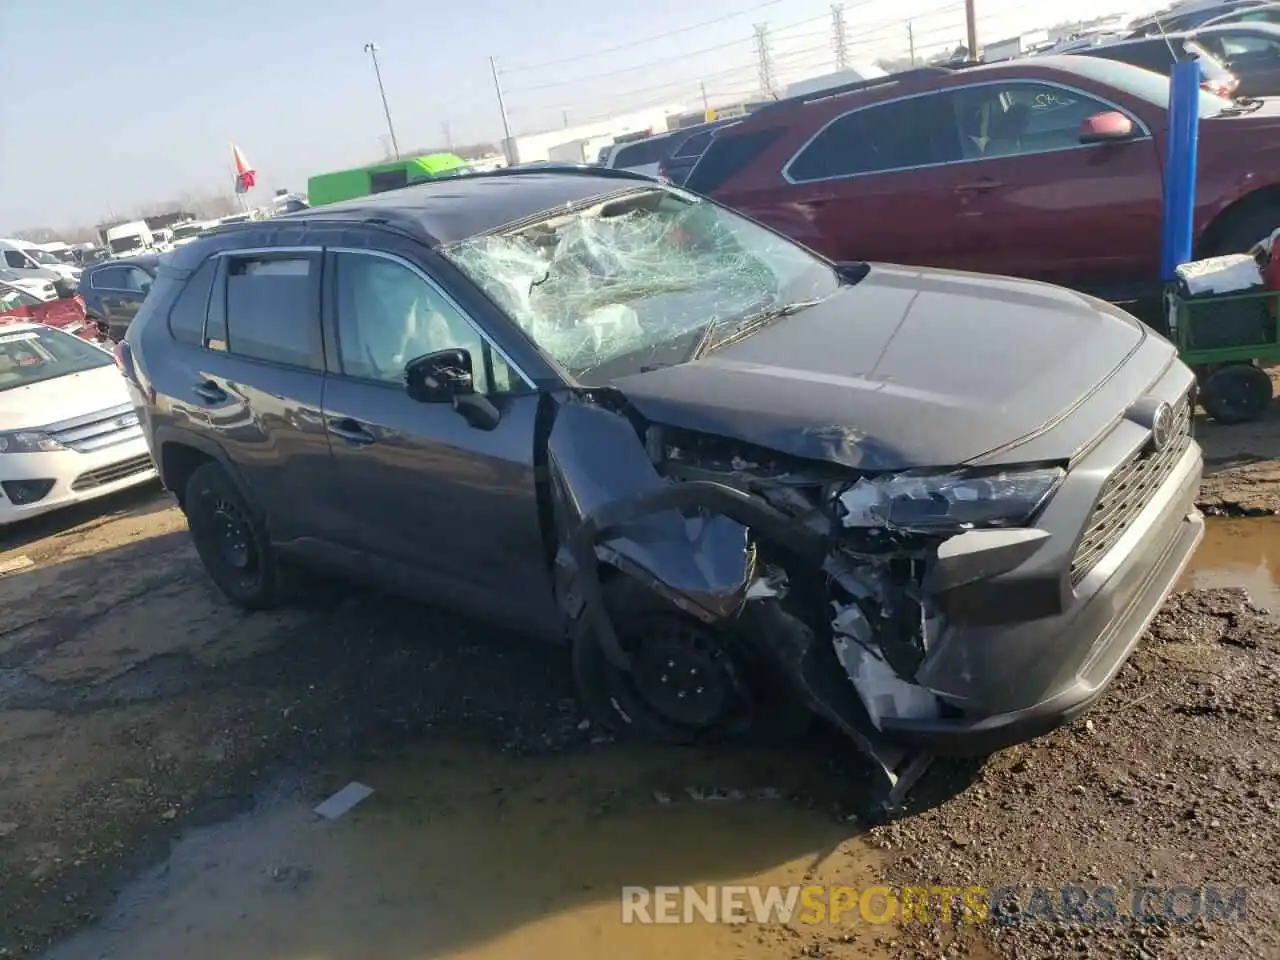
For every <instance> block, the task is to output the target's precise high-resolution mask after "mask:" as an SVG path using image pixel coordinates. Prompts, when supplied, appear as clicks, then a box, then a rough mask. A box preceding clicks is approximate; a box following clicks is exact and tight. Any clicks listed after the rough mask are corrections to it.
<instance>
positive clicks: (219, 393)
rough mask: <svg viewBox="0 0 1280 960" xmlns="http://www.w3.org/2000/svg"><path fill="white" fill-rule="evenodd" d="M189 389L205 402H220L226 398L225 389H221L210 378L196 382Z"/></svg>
mask: <svg viewBox="0 0 1280 960" xmlns="http://www.w3.org/2000/svg"><path fill="white" fill-rule="evenodd" d="M191 389H192V392H193V393H195V395H196V396H197V397H199V398H200V399H201V400H203V401H204V402H205V403H222V402H224V401H225V400H226V399H227V391H225V390H223V389H222V388H221V387H220V386H218V385H217V384H216V383H214V382H213V381H212V380H206V381H204V382H203V383H197V384H196V385H195V386H194V387H192V388H191Z"/></svg>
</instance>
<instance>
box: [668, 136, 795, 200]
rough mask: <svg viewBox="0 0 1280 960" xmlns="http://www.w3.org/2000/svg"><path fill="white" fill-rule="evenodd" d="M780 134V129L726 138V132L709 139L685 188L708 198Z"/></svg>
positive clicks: (743, 168) (762, 151)
mask: <svg viewBox="0 0 1280 960" xmlns="http://www.w3.org/2000/svg"><path fill="white" fill-rule="evenodd" d="M782 133H783V131H782V129H781V128H780V127H771V128H769V129H766V130H751V131H748V132H745V133H740V134H737V135H736V136H729V135H728V133H727V131H726V133H725V134H723V135H721V136H719V137H715V138H714V139H712V141H711V146H709V147H707V152H706V153H704V154H703V155H702V156H701V158H699V160H698V164H697V166H695V167H694V168H693V170H692V171H690V173H689V179H688V180H686V181H685V182H684V185H685V186H686V187H687V188H688V189H690V190H693V191H696V192H697V193H706V194H709V193H711V192H712V191H714V190H717V189H719V188H720V187H721V186H723V185H724V184H725V183H726V182H728V181H729V180H731V179H733V178H734V177H735V176H737V175H738V174H739V173H741V172H742V171H743V170H745V169H746V168H747V167H749V166H750V165H751V163H752V161H754V160H755V159H756V157H758V156H760V154H762V153H764V151H765V150H767V149H769V146H770V145H771V144H772V143H773V142H774V141H775V140H777V139H778V137H780V136H782Z"/></svg>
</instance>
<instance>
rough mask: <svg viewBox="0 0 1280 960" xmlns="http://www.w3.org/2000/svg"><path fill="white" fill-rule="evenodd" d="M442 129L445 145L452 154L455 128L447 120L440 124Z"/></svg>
mask: <svg viewBox="0 0 1280 960" xmlns="http://www.w3.org/2000/svg"><path fill="white" fill-rule="evenodd" d="M440 129H441V130H442V131H443V132H444V145H445V147H446V148H447V149H448V150H449V152H450V153H452V152H453V127H452V126H450V125H449V121H448V120H446V121H444V122H443V123H441V124H440Z"/></svg>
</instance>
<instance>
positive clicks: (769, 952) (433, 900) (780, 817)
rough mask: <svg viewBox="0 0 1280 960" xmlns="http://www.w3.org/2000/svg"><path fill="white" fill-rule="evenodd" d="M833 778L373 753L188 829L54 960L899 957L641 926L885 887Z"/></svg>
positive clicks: (795, 761) (472, 752) (645, 756)
mask: <svg viewBox="0 0 1280 960" xmlns="http://www.w3.org/2000/svg"><path fill="white" fill-rule="evenodd" d="M817 766H818V765H817V764H815V762H814V758H813V757H808V756H798V755H795V754H791V755H789V756H784V755H781V754H779V753H776V752H764V753H747V754H743V753H738V752H734V753H730V754H725V753H724V752H723V751H716V752H707V753H698V752H693V753H690V752H674V753H673V751H671V750H654V751H651V752H646V751H636V750H622V749H619V748H617V747H601V748H600V749H598V750H597V749H589V750H586V751H584V752H582V753H578V754H575V755H562V756H550V757H546V756H544V757H523V758H521V757H513V756H511V755H506V754H502V753H499V752H496V751H494V750H492V749H491V748H489V747H486V746H479V745H477V746H470V747H469V746H465V745H459V744H456V743H455V744H451V745H449V746H446V747H431V748H426V749H423V750H416V751H412V752H402V753H398V754H394V755H387V756H382V757H377V758H374V759H368V758H365V759H362V760H360V761H359V762H352V763H350V764H348V765H345V766H341V767H334V768H332V769H331V770H330V771H329V773H327V774H326V775H325V776H324V777H322V778H321V779H320V780H315V779H309V780H308V781H307V782H303V781H302V780H299V779H297V778H294V780H293V782H291V783H285V782H281V783H277V785H276V786H275V787H274V788H272V790H271V791H269V794H268V795H267V796H265V797H263V798H262V799H261V800H260V801H259V803H258V806H257V808H256V809H255V810H254V811H253V812H252V813H250V814H247V815H245V816H243V817H240V818H238V819H235V820H232V821H229V822H226V823H222V824H219V825H215V826H211V827H202V828H196V829H193V830H190V831H188V832H187V833H186V835H185V836H184V837H183V838H182V839H181V840H179V841H178V842H177V843H175V844H174V846H173V848H172V850H171V855H170V857H169V858H168V860H167V861H166V862H164V863H163V864H161V865H159V866H158V867H155V868H153V869H152V870H150V871H148V873H146V874H145V875H144V876H143V877H141V878H140V879H139V880H137V881H135V882H134V883H132V884H131V885H130V886H128V887H127V888H125V890H124V891H123V892H122V894H121V896H120V897H119V899H118V901H117V904H116V905H115V906H114V907H113V908H112V910H111V911H109V912H108V914H106V915H105V917H104V919H103V921H102V922H101V923H100V924H99V925H98V926H97V927H96V928H92V929H90V930H88V931H86V932H84V933H82V934H81V935H79V936H77V937H75V938H74V939H72V940H69V941H66V942H64V943H63V944H62V945H60V946H59V947H57V948H55V949H54V950H53V951H52V952H51V953H49V954H47V957H48V960H88V958H99V957H103V956H113V957H129V958H131V960H149V958H157V960H159V958H164V960H171V958H173V957H176V956H181V957H183V958H184V960H202V958H206V957H207V958H219V960H221V958H225V957H231V956H234V957H239V958H243V960H258V958H262V960H268V958H270V960H293V958H304V957H305V958H316V960H319V958H334V960H339V958H341V960H349V958H357V957H360V958H363V957H379V958H390V957H396V958H402V957H403V958H417V957H424V958H425V957H438V956H450V957H467V958H477V960H479V958H507V957H521V958H528V957H541V956H546V957H557V958H560V957H601V956H607V957H610V958H612V960H629V958H632V957H634V958H637V960H639V958H646V960H648V958H654V957H676V956H678V957H686V956H687V957H695V956H696V957H699V958H712V960H714V958H720V957H724V958H729V957H734V958H752V957H766V956H767V957H778V956H795V955H800V954H801V953H802V952H803V953H804V954H808V955H814V956H848V957H855V956H856V957H875V956H884V955H887V954H886V950H887V949H888V947H887V946H886V943H887V941H886V938H887V937H891V936H892V935H893V931H891V930H890V929H888V928H886V927H869V926H867V925H865V924H861V923H859V922H857V921H849V922H844V921H842V923H841V924H840V925H838V926H832V925H829V924H828V925H824V926H823V927H822V929H821V930H820V931H819V930H818V929H816V928H815V927H814V926H813V925H811V924H810V925H804V924H802V923H800V922H798V921H796V920H793V921H792V924H790V925H788V924H782V923H776V922H775V923H768V924H764V925H758V924H755V923H747V924H745V925H728V924H720V923H716V924H712V923H708V922H706V921H704V920H701V919H698V920H695V922H694V923H692V924H688V925H685V924H676V925H634V924H624V923H623V922H622V888H623V887H624V886H645V887H653V886H657V885H672V886H690V885H692V886H699V887H702V886H703V885H706V884H782V885H788V884H808V883H813V884H821V883H827V884H849V885H854V886H857V887H860V888H861V887H864V886H866V885H867V884H869V883H872V882H875V877H876V875H877V874H878V873H879V871H880V859H879V855H878V851H873V850H872V849H871V848H870V847H869V846H868V845H867V844H866V843H865V842H864V841H863V840H861V839H860V838H859V837H857V836H856V832H857V831H856V827H854V826H853V825H852V824H849V823H845V822H841V820H840V819H839V818H838V817H836V816H834V815H833V812H832V806H831V803H830V802H829V801H830V796H828V797H825V798H824V797H823V796H822V795H821V794H822V791H823V790H824V789H827V790H828V792H829V789H830V788H829V787H827V788H824V786H823V785H821V784H813V787H814V790H815V791H816V792H810V791H809V789H808V787H807V786H806V787H801V788H799V789H798V790H797V783H798V781H802V780H804V778H806V777H807V778H809V779H810V780H812V779H813V778H814V771H815V768H816V767H817ZM351 779H356V780H359V781H360V782H362V783H365V784H368V785H369V786H370V787H372V788H373V789H374V791H375V792H374V793H373V795H372V796H371V797H369V798H368V799H366V800H365V801H363V802H362V803H360V804H359V805H358V806H356V807H355V808H354V809H352V810H351V811H350V812H348V813H346V814H345V815H344V816H342V817H341V818H340V819H338V820H335V821H325V820H322V819H321V818H319V817H317V816H316V815H315V814H314V813H313V812H312V808H313V807H314V805H315V804H316V803H317V802H318V801H319V800H321V799H323V798H324V797H325V796H327V795H328V794H329V793H330V792H331V791H332V790H335V789H337V788H339V787H341V786H342V785H343V784H344V783H346V782H347V781H348V780H351ZM689 788H693V793H692V795H691V793H690V791H689ZM815 948H816V951H815Z"/></svg>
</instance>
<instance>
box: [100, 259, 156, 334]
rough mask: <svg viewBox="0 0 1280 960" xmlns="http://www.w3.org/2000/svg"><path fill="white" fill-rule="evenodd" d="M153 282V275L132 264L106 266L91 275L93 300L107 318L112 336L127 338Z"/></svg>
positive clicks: (108, 330)
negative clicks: (130, 326) (126, 335)
mask: <svg viewBox="0 0 1280 960" xmlns="http://www.w3.org/2000/svg"><path fill="white" fill-rule="evenodd" d="M151 281H152V277H151V274H149V273H147V271H145V270H143V269H142V268H141V267H135V266H132V265H129V264H120V265H118V266H113V267H103V268H102V269H100V270H95V271H93V273H92V274H91V275H90V281H89V282H90V284H91V290H92V292H93V302H94V303H95V304H96V306H97V309H98V310H99V312H100V313H101V315H102V319H103V320H105V321H106V324H107V335H108V336H109V337H111V339H113V340H122V339H123V338H124V335H125V331H127V330H128V329H129V324H130V323H132V322H133V318H134V317H136V316H137V315H138V308H139V307H141V306H142V301H143V300H145V299H146V297H147V291H149V290H150V289H151Z"/></svg>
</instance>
